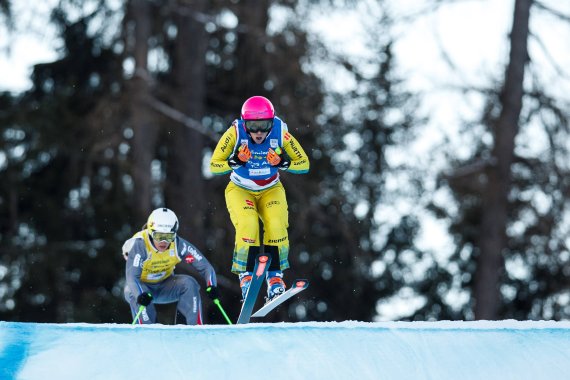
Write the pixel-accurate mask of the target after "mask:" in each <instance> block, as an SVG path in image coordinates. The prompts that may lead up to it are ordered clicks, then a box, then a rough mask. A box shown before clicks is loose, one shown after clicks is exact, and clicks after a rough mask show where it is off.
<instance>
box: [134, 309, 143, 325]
mask: <svg viewBox="0 0 570 380" xmlns="http://www.w3.org/2000/svg"><path fill="white" fill-rule="evenodd" d="M143 310H144V306H143V305H140V306H139V311H138V313H137V315H135V319H133V323H132V324H133V325H135V324H136V323H137V319H139V317H140V315H141V313H142V312H143Z"/></svg>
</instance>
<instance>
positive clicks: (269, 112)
mask: <svg viewBox="0 0 570 380" xmlns="http://www.w3.org/2000/svg"><path fill="white" fill-rule="evenodd" d="M274 117H275V109H274V108H273V104H271V102H270V101H269V99H267V98H264V97H263V96H252V97H251V98H249V99H247V100H246V101H245V103H243V106H241V118H242V119H243V120H263V119H273V118H274Z"/></svg>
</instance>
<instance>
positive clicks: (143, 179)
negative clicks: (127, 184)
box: [129, 0, 158, 221]
mask: <svg viewBox="0 0 570 380" xmlns="http://www.w3.org/2000/svg"><path fill="white" fill-rule="evenodd" d="M131 11H132V17H133V20H134V23H135V35H134V46H133V50H134V52H133V53H134V58H135V74H134V76H133V78H132V80H131V82H130V87H129V90H130V99H131V103H130V110H131V120H132V127H133V132H134V136H133V146H132V151H133V181H134V202H135V204H134V207H135V217H136V220H137V221H145V220H146V217H147V216H148V214H149V213H150V211H151V207H152V205H151V192H152V178H151V163H152V160H153V158H154V155H155V148H156V141H157V137H158V126H157V125H156V121H155V120H154V113H153V111H152V110H151V109H150V107H149V106H148V99H149V97H150V92H151V84H150V75H149V72H148V39H149V37H150V33H151V19H150V6H149V2H148V1H146V0H133V1H132V2H131Z"/></svg>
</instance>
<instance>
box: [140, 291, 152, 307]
mask: <svg viewBox="0 0 570 380" xmlns="http://www.w3.org/2000/svg"><path fill="white" fill-rule="evenodd" d="M151 302H152V294H150V293H141V294H139V296H138V297H137V303H138V304H139V305H142V306H144V307H147V306H148V305H150V303H151Z"/></svg>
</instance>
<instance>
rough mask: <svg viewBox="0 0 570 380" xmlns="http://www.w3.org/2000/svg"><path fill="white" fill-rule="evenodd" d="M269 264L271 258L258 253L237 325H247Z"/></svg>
mask: <svg viewBox="0 0 570 380" xmlns="http://www.w3.org/2000/svg"><path fill="white" fill-rule="evenodd" d="M269 264H271V256H269V255H266V254H264V253H260V254H258V255H257V257H256V258H255V266H254V267H253V273H252V275H251V284H249V288H248V289H247V293H246V294H245V299H244V300H243V304H242V305H241V312H240V313H239V317H238V320H237V323H238V324H244V323H248V322H249V319H250V318H251V312H252V311H253V307H254V306H255V301H256V300H257V295H258V294H259V289H260V288H261V284H263V282H264V281H265V274H266V273H267V268H269Z"/></svg>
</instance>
